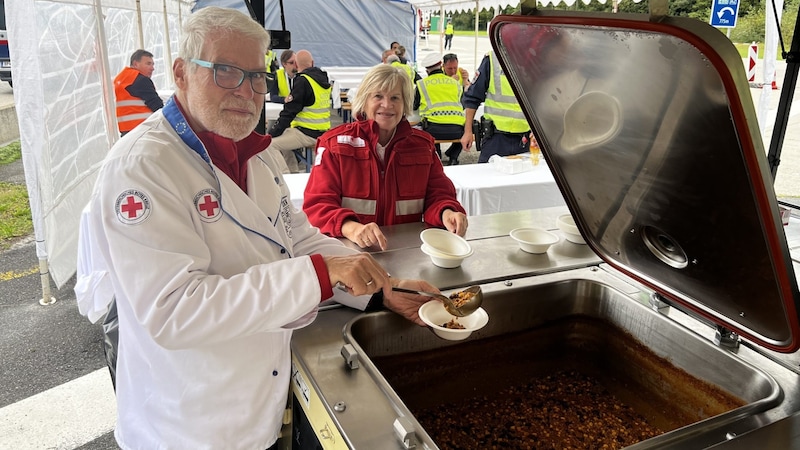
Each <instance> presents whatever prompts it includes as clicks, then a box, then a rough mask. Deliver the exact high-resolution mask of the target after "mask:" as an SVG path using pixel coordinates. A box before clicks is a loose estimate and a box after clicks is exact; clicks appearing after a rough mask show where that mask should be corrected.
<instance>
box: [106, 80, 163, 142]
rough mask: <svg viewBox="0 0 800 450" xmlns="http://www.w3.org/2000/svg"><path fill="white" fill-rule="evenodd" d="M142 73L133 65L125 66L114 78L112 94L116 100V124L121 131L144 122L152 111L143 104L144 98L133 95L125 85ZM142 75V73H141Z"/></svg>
mask: <svg viewBox="0 0 800 450" xmlns="http://www.w3.org/2000/svg"><path fill="white" fill-rule="evenodd" d="M141 74H142V73H141V72H139V71H138V70H136V69H134V68H133V67H126V68H124V69H122V72H120V73H119V75H117V77H116V78H114V95H115V97H116V102H117V125H118V126H119V131H120V132H121V133H124V132H127V131H131V130H132V129H134V128H136V125H139V124H140V123H142V122H144V119H147V118H148V117H150V114H152V113H153V111H151V110H150V108H148V107H147V105H145V103H144V100H142V99H141V98H139V97H134V96H133V95H131V93H130V92H128V89H127V87H128V86H130V85H131V84H133V82H134V81H136V77H137V76H139V75H141ZM142 76H144V75H142Z"/></svg>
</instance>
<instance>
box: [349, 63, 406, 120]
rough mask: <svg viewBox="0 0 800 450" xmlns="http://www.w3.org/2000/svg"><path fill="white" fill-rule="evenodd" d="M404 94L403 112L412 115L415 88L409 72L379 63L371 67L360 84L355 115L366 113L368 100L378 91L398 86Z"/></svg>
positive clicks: (355, 103) (386, 90)
mask: <svg viewBox="0 0 800 450" xmlns="http://www.w3.org/2000/svg"><path fill="white" fill-rule="evenodd" d="M398 87H399V88H400V92H401V93H402V96H403V114H405V115H406V117H408V116H410V115H411V113H412V112H414V111H413V109H412V108H413V107H414V88H413V86H412V85H411V80H409V79H408V74H407V73H406V72H405V71H404V70H403V69H401V68H399V67H395V66H391V65H389V64H378V65H377V66H374V67H373V68H371V69H369V71H368V72H367V74H366V75H364V78H363V79H362V80H361V85H360V86H358V92H356V98H354V99H353V116H354V117H357V116H359V115H360V114H362V113H364V112H365V111H364V110H365V109H366V107H367V100H368V99H369V98H370V97H372V96H373V95H375V94H376V93H378V92H391V91H393V90H395V89H397V88H398Z"/></svg>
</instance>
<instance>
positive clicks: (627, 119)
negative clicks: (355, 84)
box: [293, 11, 800, 449]
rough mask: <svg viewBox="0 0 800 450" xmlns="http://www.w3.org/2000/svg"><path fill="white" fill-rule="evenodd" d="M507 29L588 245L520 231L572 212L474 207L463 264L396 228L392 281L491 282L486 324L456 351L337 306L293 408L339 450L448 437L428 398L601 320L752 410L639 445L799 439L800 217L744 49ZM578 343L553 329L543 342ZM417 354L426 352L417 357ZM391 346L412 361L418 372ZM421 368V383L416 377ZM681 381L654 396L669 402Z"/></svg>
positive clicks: (707, 41)
mask: <svg viewBox="0 0 800 450" xmlns="http://www.w3.org/2000/svg"><path fill="white" fill-rule="evenodd" d="M490 36H491V39H492V43H493V46H494V49H495V52H494V55H493V57H495V58H497V59H498V60H499V62H500V65H501V67H502V70H503V71H504V73H505V74H506V76H507V77H508V79H509V80H510V85H511V88H512V89H513V92H514V94H515V97H516V98H517V99H518V100H519V103H520V105H521V106H522V109H523V112H524V115H525V117H526V118H527V119H528V121H529V123H531V124H532V129H533V133H534V135H535V137H536V139H537V140H538V142H539V145H540V147H541V149H542V152H543V155H544V157H545V158H546V160H547V162H548V165H549V167H550V168H551V170H552V171H553V174H554V177H555V179H556V182H557V183H558V185H559V187H560V189H561V191H562V193H563V195H564V198H565V200H566V202H567V205H568V211H569V212H570V213H571V214H572V215H573V217H574V218H575V221H576V224H577V226H578V228H579V229H580V231H581V234H582V235H583V237H584V239H585V240H586V242H587V245H578V244H573V243H570V242H566V241H564V240H563V239H562V242H560V243H559V244H557V245H555V246H553V247H551V249H550V250H548V253H547V254H545V255H528V254H523V253H522V252H520V251H519V250H518V249H517V248H516V246H515V243H514V242H513V241H512V240H511V239H510V238H509V237H508V236H507V233H508V231H510V230H511V229H513V228H515V227H517V226H525V225H528V226H529V225H537V226H543V227H545V228H550V229H553V228H555V217H556V216H557V215H558V214H560V213H563V212H566V209H558V208H556V209H549V210H544V211H530V212H522V211H521V212H517V213H512V214H499V215H493V216H485V217H476V218H470V224H471V226H470V231H469V233H468V235H467V238H468V240H469V241H470V243H471V245H472V246H473V248H474V249H475V254H474V255H473V256H472V257H471V258H468V259H467V260H465V262H464V263H463V264H462V267H460V268H458V269H449V270H448V269H438V268H434V267H432V266H431V265H430V264H429V263H428V262H427V261H426V259H425V258H426V257H425V255H423V254H422V253H421V252H420V251H419V249H418V245H419V241H418V239H415V238H414V237H415V236H416V233H418V231H419V228H420V227H418V226H411V225H407V226H398V227H389V229H388V232H389V233H390V236H392V237H393V238H396V239H395V242H402V243H403V245H399V246H398V247H396V248H392V249H390V250H389V251H386V252H382V253H377V254H375V257H376V258H377V259H378V260H379V261H380V262H381V263H383V264H384V265H385V266H386V267H387V269H388V270H389V271H390V273H392V274H393V275H395V276H398V277H413V278H425V279H428V280H429V281H431V282H433V283H434V284H436V285H437V286H439V287H441V288H443V289H457V288H458V287H462V286H466V285H470V284H481V285H482V286H483V288H484V292H485V300H484V305H485V309H486V310H487V312H488V313H489V316H490V321H489V325H488V326H487V327H486V328H484V329H482V330H480V331H478V332H476V333H473V335H472V336H471V337H470V338H469V339H468V340H467V341H464V342H463V343H452V342H448V341H442V340H440V339H438V338H437V337H436V336H434V335H433V334H432V333H431V332H430V330H427V329H425V328H421V327H417V326H415V325H413V324H410V323H408V322H407V321H405V320H403V319H401V318H399V317H398V316H396V315H394V314H392V313H389V312H381V313H371V314H359V313H357V312H354V311H352V310H347V309H341V308H338V309H332V310H328V311H323V312H321V313H320V315H319V318H318V319H317V321H316V322H315V323H314V324H313V325H311V326H310V327H308V328H306V329H304V330H300V331H298V332H297V333H296V335H295V338H294V341H293V351H294V355H293V368H294V374H293V380H294V386H293V392H294V399H295V400H294V409H295V413H296V417H298V416H302V417H299V419H300V420H302V421H304V422H305V423H306V425H308V426H307V427H306V428H305V429H306V430H307V433H312V434H315V436H316V440H317V441H318V442H319V443H320V445H322V446H323V447H324V448H368V449H375V448H386V449H401V448H438V447H439V445H438V444H437V442H436V440H435V439H434V438H433V437H432V436H431V434H430V433H428V431H427V430H426V428H425V424H424V423H422V422H421V421H420V420H418V418H417V417H416V416H415V414H414V412H413V410H414V409H416V408H418V404H420V403H427V404H429V405H434V406H435V405H436V404H448V402H452V401H454V394H453V390H455V391H456V392H459V393H463V392H465V391H464V390H465V389H468V388H469V386H475V385H480V384H484V385H485V384H494V385H499V384H502V383H504V381H503V380H504V379H503V378H502V377H499V376H495V374H493V372H492V371H491V370H488V371H487V370H486V367H483V366H485V365H487V363H485V362H484V361H493V360H491V359H485V358H488V357H490V356H492V355H487V354H490V353H502V350H503V349H504V348H507V347H508V345H511V344H507V343H508V342H510V341H503V340H501V339H502V338H503V337H504V336H508V335H512V334H514V333H520V332H527V331H529V330H538V329H542V327H547V326H551V325H552V324H554V323H560V322H559V321H561V320H565V319H568V318H571V317H589V318H591V319H592V320H598V321H602V322H603V323H605V324H610V325H611V326H613V327H614V328H615V329H616V330H619V331H620V332H621V333H623V334H626V335H629V336H630V337H632V338H633V339H634V340H635V341H636V342H637V343H638V344H641V345H642V346H643V347H645V348H646V349H647V351H648V352H652V354H654V355H656V356H657V357H658V358H660V359H661V360H663V361H664V362H665V363H667V364H669V365H671V366H674V368H676V369H677V371H678V372H665V373H667V374H668V375H665V376H664V377H666V378H670V377H672V376H674V374H676V373H679V372H685V373H686V374H688V375H690V376H691V378H692V379H693V380H697V381H698V382H702V383H708V384H709V385H711V386H714V387H717V388H719V389H721V390H722V391H724V392H727V393H729V394H731V395H732V396H734V397H737V398H739V399H741V401H742V402H741V405H737V406H734V407H731V408H729V409H726V410H724V411H722V412H717V413H713V414H711V415H704V414H703V413H702V412H701V413H699V414H698V415H697V418H696V419H695V420H694V421H693V422H691V423H688V424H686V425H683V426H681V427H679V428H677V429H671V430H668V431H666V432H665V433H662V434H660V435H659V436H657V437H653V438H650V439H645V440H642V441H640V442H638V443H635V444H632V445H630V446H629V447H628V448H632V449H634V448H635V449H641V448H705V447H710V446H720V447H724V446H725V445H732V446H733V445H735V444H737V442H739V441H738V440H739V438H740V437H741V439H746V438H750V436H753V434H756V433H767V434H766V436H765V437H764V438H762V439H767V440H768V439H776V440H775V441H774V442H786V441H785V440H784V441H780V439H781V438H782V437H783V438H784V439H785V438H786V433H787V431H785V430H787V428H788V429H789V430H791V427H786V426H780V424H781V423H785V421H792V420H794V416H795V414H796V413H797V411H798V410H800V404H798V400H797V399H798V398H800V397H798V394H800V383H798V381H800V370H798V359H800V358H798V356H797V354H796V353H795V352H796V351H797V349H798V348H799V347H800V336H799V334H798V331H800V329H798V322H799V319H798V313H797V306H798V303H797V302H798V299H800V294H798V288H797V281H796V275H795V270H794V268H795V267H796V265H795V263H794V262H793V260H792V255H791V253H790V247H791V248H792V249H794V248H795V247H798V248H800V225H798V223H797V218H792V220H791V221H790V223H789V225H788V226H787V227H784V226H783V225H782V224H781V220H780V215H779V211H778V203H777V200H776V198H775V195H774V192H773V190H772V183H771V176H770V174H769V171H768V170H767V162H766V157H765V152H764V149H763V146H762V144H761V141H760V138H759V132H758V126H757V122H756V119H755V112H754V109H753V105H752V102H751V100H750V98H751V97H750V93H749V91H748V89H749V87H748V84H747V80H746V77H745V74H744V69H743V66H742V61H741V58H740V57H739V55H738V53H737V52H736V50H735V48H734V47H733V46H732V44H731V43H730V42H729V41H727V39H726V38H725V37H724V36H723V35H722V34H721V33H719V31H717V30H715V29H713V28H711V27H710V26H707V25H706V24H703V23H701V22H697V21H694V20H689V19H677V18H669V17H657V16H632V15H617V14H615V15H600V14H571V13H564V12H539V11H534V12H533V14H531V15H527V16H499V17H497V18H495V20H494V21H493V22H492V26H491V28H490ZM787 236H788V239H787ZM796 251H798V252H800V250H796ZM795 258H797V256H795ZM567 328H569V327H567ZM575 335H576V334H575V333H573V332H571V331H570V332H562V333H560V334H559V333H551V336H550V340H548V341H546V342H547V343H548V344H547V345H546V346H545V347H549V346H552V345H561V342H560V339H563V341H569V340H570V339H572V338H573V337H574V336H575ZM577 335H578V336H580V339H582V341H581V342H582V344H581V345H586V346H588V348H589V351H588V353H586V354H584V356H586V355H589V356H591V355H600V356H599V357H598V358H596V359H598V360H604V359H611V360H614V361H616V363H615V365H616V366H619V365H624V362H622V361H623V359H619V355H617V354H616V353H615V352H614V350H613V347H614V344H612V343H611V342H610V341H609V342H604V340H603V336H604V332H602V331H592V332H587V333H583V334H581V333H578V334H577ZM553 336H555V337H553ZM580 339H579V340H580ZM486 342H498V344H497V347H495V349H496V350H495V351H494V352H493V351H492V347H491V346H488V347H487V345H486ZM536 344H537V342H533V341H532V342H531V346H530V347H536V346H537V345H536ZM514 345H516V344H514ZM470 346H471V347H470ZM514 348H515V351H517V352H519V354H520V355H522V354H523V353H527V352H528V351H530V350H529V349H527V348H526V347H525V346H522V347H514ZM465 349H466V350H465ZM471 349H473V350H471ZM471 351H472V352H473V353H472V354H473V355H474V356H473V357H472V358H470V356H469V355H470V352H471ZM430 352H439V353H433V354H434V355H438V356H441V355H447V354H452V355H459V357H458V359H459V361H454V362H453V367H454V368H456V370H457V372H458V374H459V375H460V377H459V378H458V382H454V381H453V380H454V378H456V374H454V373H450V375H449V376H448V375H447V374H448V364H447V362H446V361H444V362H439V360H436V361H437V362H436V364H434V363H432V362H430V361H431V360H425V359H422V357H424V356H425V355H430V354H431V353H430ZM409 355H412V356H414V355H419V359H418V361H423V363H419V364H418V365H419V367H413V366H415V365H417V364H416V363H415V359H414V357H412V358H409ZM536 355H539V354H536ZM589 356H587V358H588V357H589ZM394 357H401V358H403V359H401V360H400V361H402V364H404V365H405V366H412V367H410V368H411V369H413V370H411V371H410V372H408V373H409V374H408V375H405V374H406V367H403V366H398V365H393V363H392V358H394ZM536 357H538V356H536ZM615 358H618V359H615ZM590 359H591V358H590ZM462 360H466V361H462ZM470 360H474V361H479V362H482V363H483V364H482V365H481V367H472V366H470V365H469V363H470ZM424 361H428V363H427V364H425V363H424ZM465 363H466V364H465ZM488 364H494V363H488ZM632 364H638V365H641V364H640V363H632ZM578 365H580V364H578ZM434 366H436V369H437V370H432V369H433V367H434ZM470 367H472V369H469V368H470ZM599 367H600V369H595V370H600V371H602V370H603V369H602V367H603V366H602V365H601V366H599ZM428 368H431V370H430V371H428V372H426V370H427V369H428ZM401 369H402V370H401ZM611 369H612V368H610V367H609V368H608V370H609V371H611ZM497 370H498V371H504V372H507V371H509V370H511V369H509V368H508V367H506V366H498V367H497ZM387 371H389V372H392V373H385V372H387ZM645 372H646V371H645ZM398 373H400V376H398ZM426 373H428V374H429V375H430V376H429V377H428V378H427V379H426V378H425V375H426ZM442 374H445V375H444V376H443V375H442ZM670 374H672V375H670ZM404 377H406V378H407V377H418V378H419V380H416V382H417V383H418V384H416V385H415V384H413V383H410V384H408V386H403V383H404V380H405V379H404ZM662 378H663V377H662ZM668 381H670V380H665V382H664V384H663V385H658V384H656V385H655V387H653V388H652V390H651V391H652V393H653V395H655V396H659V394H661V395H660V396H661V398H662V400H663V401H666V402H667V403H669V401H670V395H672V394H665V393H663V392H660V390H663V391H664V392H667V390H668V389H672V387H671V386H672V385H671V384H669V383H668ZM453 384H455V385H456V386H455V387H453V386H452V385H453ZM409 386H411V387H410V388H409ZM414 390H416V391H417V392H416V394H420V395H417V396H414V395H413V394H415V392H414ZM437 393H438V395H437ZM634 393H635V390H634ZM459 395H465V394H456V397H457V396H459ZM678 395H679V394H675V396H674V397H672V398H671V400H672V401H673V402H675V403H677V402H682V400H680V397H679V396H678ZM675 406H680V405H675ZM776 430H777V431H776ZM781 430H783V431H781ZM775 433H778V434H780V436H776V435H775ZM788 433H791V431H788ZM300 434H302V433H300ZM789 439H791V436H789ZM762 442H767V441H765V440H762ZM509 448H513V445H511V446H510V447H509Z"/></svg>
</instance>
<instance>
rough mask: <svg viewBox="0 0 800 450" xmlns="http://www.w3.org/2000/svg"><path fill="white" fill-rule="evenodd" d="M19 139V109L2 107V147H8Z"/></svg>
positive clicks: (0, 114)
mask: <svg viewBox="0 0 800 450" xmlns="http://www.w3.org/2000/svg"><path fill="white" fill-rule="evenodd" d="M18 139H19V125H18V124H17V109H16V108H15V107H14V105H9V106H5V107H0V145H6V144H8V143H10V142H13V141H16V140H18Z"/></svg>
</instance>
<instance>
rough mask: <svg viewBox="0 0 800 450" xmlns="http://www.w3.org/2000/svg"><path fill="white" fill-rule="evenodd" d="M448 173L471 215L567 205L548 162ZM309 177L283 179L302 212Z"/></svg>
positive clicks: (467, 167) (468, 167)
mask: <svg viewBox="0 0 800 450" xmlns="http://www.w3.org/2000/svg"><path fill="white" fill-rule="evenodd" d="M444 172H445V174H447V176H448V177H449V178H450V179H451V180H452V181H453V185H454V186H455V188H456V197H457V198H458V201H459V202H461V205H463V206H464V209H465V210H466V211H467V215H468V216H478V215H482V214H492V213H498V212H508V211H518V210H525V209H537V208H546V207H550V206H564V205H565V204H566V203H565V202H564V198H563V197H562V196H561V191H559V190H558V187H557V186H556V183H555V180H554V179H553V175H552V174H551V173H550V169H549V168H548V167H547V164H545V163H544V161H542V162H540V163H539V165H538V166H536V167H535V168H534V169H533V170H530V171H528V172H522V173H517V174H513V175H509V174H504V173H500V172H497V171H496V170H495V169H493V168H492V167H491V165H489V164H466V165H463V166H446V167H445V168H444ZM308 176H309V174H307V173H292V174H286V175H284V176H283V177H284V179H285V180H286V184H287V185H288V186H289V191H290V192H291V201H292V204H293V205H295V206H296V207H297V208H299V209H301V208H302V207H303V193H304V191H305V189H306V183H308Z"/></svg>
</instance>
